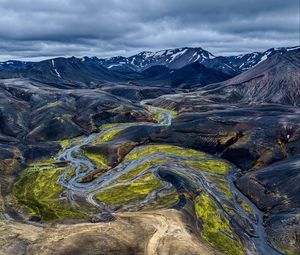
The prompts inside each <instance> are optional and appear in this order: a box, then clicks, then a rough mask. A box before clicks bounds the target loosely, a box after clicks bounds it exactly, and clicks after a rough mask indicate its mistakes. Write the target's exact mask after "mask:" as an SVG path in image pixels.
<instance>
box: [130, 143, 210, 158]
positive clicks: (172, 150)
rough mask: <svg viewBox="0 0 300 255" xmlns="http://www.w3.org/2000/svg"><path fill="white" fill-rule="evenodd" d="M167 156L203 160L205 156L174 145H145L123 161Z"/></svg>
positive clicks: (202, 153)
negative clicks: (152, 155) (161, 155)
mask: <svg viewBox="0 0 300 255" xmlns="http://www.w3.org/2000/svg"><path fill="white" fill-rule="evenodd" d="M158 153H161V154H167V155H174V156H179V157H184V158H197V159H201V158H205V157H207V154H205V153H204V152H200V151H196V150H192V149H186V148H182V147H178V146H174V145H163V144H154V145H147V146H144V147H140V148H136V149H135V150H134V152H132V153H130V154H129V155H127V156H126V157H125V160H135V159H139V158H143V157H145V156H148V155H151V154H158Z"/></svg>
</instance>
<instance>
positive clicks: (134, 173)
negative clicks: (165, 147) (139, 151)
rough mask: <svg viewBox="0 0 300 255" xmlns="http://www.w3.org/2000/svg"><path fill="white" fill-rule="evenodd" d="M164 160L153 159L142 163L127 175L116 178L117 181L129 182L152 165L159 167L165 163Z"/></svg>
mask: <svg viewBox="0 0 300 255" xmlns="http://www.w3.org/2000/svg"><path fill="white" fill-rule="evenodd" d="M166 162H167V160H166V159H161V158H153V159H151V160H147V161H144V162H143V163H141V164H139V165H138V166H136V167H134V168H132V169H131V170H130V171H128V172H127V173H125V174H123V175H121V176H120V178H118V181H125V180H131V179H133V178H135V177H136V176H138V175H139V174H140V173H141V172H142V171H144V170H146V169H147V168H149V167H151V166H153V165H161V164H163V163H166Z"/></svg>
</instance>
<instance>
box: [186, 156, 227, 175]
mask: <svg viewBox="0 0 300 255" xmlns="http://www.w3.org/2000/svg"><path fill="white" fill-rule="evenodd" d="M185 163H186V164H187V165H188V166H191V167H193V168H195V169H197V170H200V171H203V172H209V173H214V174H222V175H225V174H227V173H228V171H229V169H230V167H229V165H228V164H227V163H226V162H224V161H221V160H216V159H207V160H203V161H185Z"/></svg>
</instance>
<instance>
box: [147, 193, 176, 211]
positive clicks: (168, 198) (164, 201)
mask: <svg viewBox="0 0 300 255" xmlns="http://www.w3.org/2000/svg"><path fill="white" fill-rule="evenodd" d="M178 202H179V195H178V193H177V191H176V190H175V189H173V190H172V191H171V192H170V193H168V194H166V195H164V196H162V197H160V198H159V199H158V200H157V201H155V203H154V204H151V205H148V206H146V207H144V210H154V209H159V208H172V207H173V206H175V205H177V204H178Z"/></svg>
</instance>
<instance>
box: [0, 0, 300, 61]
mask: <svg viewBox="0 0 300 255" xmlns="http://www.w3.org/2000/svg"><path fill="white" fill-rule="evenodd" d="M0 14H1V15H0V60H8V59H27V60H32V59H36V60H38V59H43V58H49V57H54V56H73V55H74V56H78V57H81V56H85V55H87V56H97V57H107V56H114V55H125V56H129V55H132V54H135V53H138V52H140V51H144V50H151V51H155V50H159V49H165V48H173V47H182V46H193V47H202V48H204V49H206V50H209V51H210V52H212V53H213V54H215V55H231V54H239V53H244V52H245V53H246V52H252V51H261V50H266V49H268V48H271V47H280V46H296V45H299V44H300V43H299V40H300V39H299V0H128V1H127V0H0Z"/></svg>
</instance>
